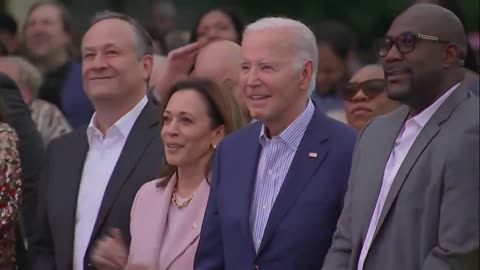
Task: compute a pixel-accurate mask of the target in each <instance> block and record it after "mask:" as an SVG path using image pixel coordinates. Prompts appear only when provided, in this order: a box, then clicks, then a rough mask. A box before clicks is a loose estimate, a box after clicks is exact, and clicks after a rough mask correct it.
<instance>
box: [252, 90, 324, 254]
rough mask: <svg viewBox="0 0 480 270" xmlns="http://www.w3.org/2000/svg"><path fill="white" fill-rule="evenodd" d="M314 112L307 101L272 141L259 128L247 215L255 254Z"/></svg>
mask: <svg viewBox="0 0 480 270" xmlns="http://www.w3.org/2000/svg"><path fill="white" fill-rule="evenodd" d="M314 111H315V106H314V105H313V103H312V101H311V100H309V101H308V105H307V107H306V108H305V110H304V111H303V113H302V114H301V115H300V116H298V117H297V119H295V121H293V122H292V123H291V124H290V125H289V126H288V127H287V128H286V129H285V130H284V131H282V132H281V133H280V134H279V135H277V136H274V137H273V138H272V139H269V138H268V137H267V136H266V134H265V132H266V130H265V126H264V125H263V126H262V129H261V132H260V137H259V140H260V144H261V145H262V150H261V153H260V160H259V163H258V169H257V178H256V181H255V190H254V194H253V203H252V208H251V211H250V226H251V228H252V234H253V243H254V245H255V250H256V251H257V252H258V249H259V247H260V243H261V241H262V238H263V233H264V231H265V227H266V226H267V221H268V217H269V216H270V211H271V210H272V207H273V204H274V202H275V199H276V198H277V195H278V192H279V191H280V188H281V187H282V184H283V181H284V180H285V177H286V175H287V172H288V169H289V168H290V165H291V163H292V160H293V157H294V156H295V153H296V152H297V148H298V145H299V144H300V141H301V140H302V138H303V135H304V134H305V130H306V129H307V126H308V124H309V123H310V120H311V119H312V116H313V112H314Z"/></svg>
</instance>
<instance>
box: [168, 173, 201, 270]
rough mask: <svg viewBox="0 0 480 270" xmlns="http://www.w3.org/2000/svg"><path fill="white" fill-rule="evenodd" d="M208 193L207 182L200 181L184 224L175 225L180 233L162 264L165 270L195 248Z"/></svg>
mask: <svg viewBox="0 0 480 270" xmlns="http://www.w3.org/2000/svg"><path fill="white" fill-rule="evenodd" d="M209 192H210V185H209V184H208V183H207V181H205V180H204V181H202V183H201V184H200V186H199V187H198V189H197V191H196V192H195V197H194V199H193V200H192V203H191V204H190V205H189V206H188V207H191V209H189V211H188V216H186V217H185V219H184V220H183V221H186V222H181V223H178V224H176V226H178V229H179V230H180V231H181V232H182V233H181V234H178V237H177V239H178V241H177V243H178V244H177V245H174V246H171V247H170V248H171V253H170V256H168V259H167V260H166V261H165V263H162V265H165V266H166V267H165V269H169V268H170V267H171V266H172V264H173V263H175V261H176V260H177V259H179V257H180V256H182V254H184V253H185V252H186V251H187V250H188V248H190V247H192V248H193V246H195V247H196V242H197V241H198V238H199V237H200V230H201V227H202V223H203V217H204V214H205V208H206V206H207V201H208V194H209ZM193 253H195V252H193ZM192 260H193V258H192Z"/></svg>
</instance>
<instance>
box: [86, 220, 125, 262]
mask: <svg viewBox="0 0 480 270" xmlns="http://www.w3.org/2000/svg"><path fill="white" fill-rule="evenodd" d="M91 259H92V262H93V264H94V266H95V267H96V268H97V269H101V270H114V269H123V268H124V267H125V265H127V260H128V250H127V246H126V245H125V241H124V240H123V237H122V233H121V231H120V229H117V228H112V229H110V231H109V234H108V235H107V236H104V237H103V238H102V239H100V240H98V241H97V242H96V243H95V247H94V248H93V252H92V257H91Z"/></svg>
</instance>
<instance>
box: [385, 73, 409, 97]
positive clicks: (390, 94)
mask: <svg viewBox="0 0 480 270" xmlns="http://www.w3.org/2000/svg"><path fill="white" fill-rule="evenodd" d="M407 73H408V81H409V83H410V84H409V85H408V86H406V89H403V90H402V91H397V92H392V91H388V84H387V96H388V97H389V98H390V99H391V100H394V101H398V102H400V103H402V104H409V103H410V102H411V100H412V98H414V96H415V80H414V76H413V73H412V72H411V70H408V71H407Z"/></svg>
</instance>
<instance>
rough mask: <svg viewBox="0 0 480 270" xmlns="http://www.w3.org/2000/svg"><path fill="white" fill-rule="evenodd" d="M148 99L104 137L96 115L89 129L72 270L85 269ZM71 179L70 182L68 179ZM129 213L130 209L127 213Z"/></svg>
mask: <svg viewBox="0 0 480 270" xmlns="http://www.w3.org/2000/svg"><path fill="white" fill-rule="evenodd" d="M147 101H148V99H147V97H146V96H145V97H144V98H143V99H142V100H141V101H140V102H139V103H138V104H137V105H136V106H135V107H134V108H133V109H132V110H130V111H129V112H128V113H127V114H125V115H124V116H122V117H121V118H120V119H119V120H118V121H117V122H116V123H115V124H114V125H113V126H112V127H110V128H109V129H108V130H107V132H106V133H105V134H102V132H101V131H100V130H98V128H97V127H96V121H95V114H94V115H93V116H92V119H91V120H90V124H89V125H88V128H87V138H88V145H89V149H88V153H87V156H86V159H85V164H84V166H83V172H82V179H81V182H80V188H79V192H78V198H77V212H76V217H75V238H74V248H73V269H74V270H83V269H84V268H83V259H84V257H85V252H86V250H87V247H88V243H89V242H90V237H91V234H92V231H93V227H94V225H95V222H96V220H97V215H98V212H99V209H100V205H101V203H102V200H103V194H104V193H105V189H106V188H107V185H108V182H109V180H110V176H111V175H112V172H113V169H114V168H115V165H116V164H117V160H118V157H119V156H120V153H121V152H122V149H123V146H124V145H125V141H126V140H127V137H128V134H129V133H130V131H131V129H132V127H133V124H134V123H135V121H136V120H137V118H138V116H139V115H140V113H141V112H142V110H143V108H144V107H145V105H146V104H147ZM65 180H68V179H65ZM125 211H128V210H125Z"/></svg>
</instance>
